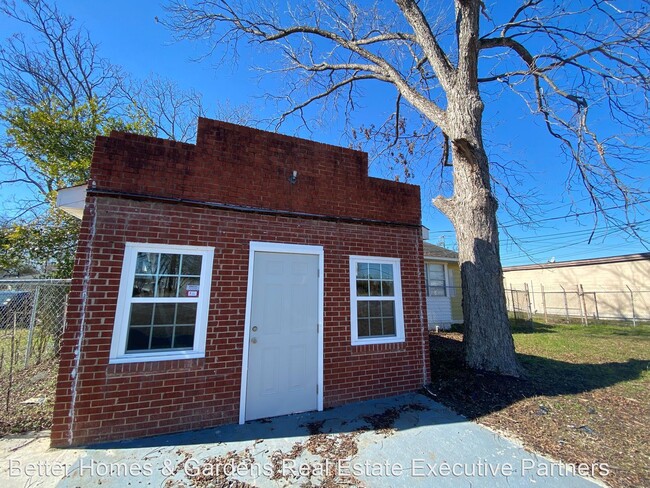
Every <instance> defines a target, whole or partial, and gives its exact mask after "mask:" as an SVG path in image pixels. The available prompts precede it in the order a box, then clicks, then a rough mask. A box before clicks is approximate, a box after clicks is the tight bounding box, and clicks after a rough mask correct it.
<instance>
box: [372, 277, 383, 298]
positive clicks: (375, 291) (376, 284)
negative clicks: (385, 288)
mask: <svg viewBox="0 0 650 488" xmlns="http://www.w3.org/2000/svg"><path fill="white" fill-rule="evenodd" d="M370 296H371V297H380V296H381V281H370Z"/></svg>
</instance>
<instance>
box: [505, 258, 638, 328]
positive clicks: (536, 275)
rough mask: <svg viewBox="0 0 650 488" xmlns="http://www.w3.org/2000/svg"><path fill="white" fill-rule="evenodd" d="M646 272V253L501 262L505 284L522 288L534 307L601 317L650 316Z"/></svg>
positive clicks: (532, 308) (541, 311)
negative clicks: (557, 260)
mask: <svg viewBox="0 0 650 488" xmlns="http://www.w3.org/2000/svg"><path fill="white" fill-rule="evenodd" d="M648 277H650V253H641V254H628V255H623V256H611V257H604V258H594V259H579V260H574V261H562V262H553V263H544V264H530V265H525V266H508V267H504V268H503V281H504V286H505V288H506V290H526V295H528V296H529V297H530V302H531V303H530V310H531V311H532V312H533V313H544V310H546V312H547V313H548V314H553V315H561V316H564V315H567V316H569V315H571V316H580V315H583V314H584V315H586V316H588V317H589V318H601V319H602V318H612V319H630V318H634V317H637V318H638V317H646V318H647V317H650V289H649V287H648ZM506 295H508V292H506Z"/></svg>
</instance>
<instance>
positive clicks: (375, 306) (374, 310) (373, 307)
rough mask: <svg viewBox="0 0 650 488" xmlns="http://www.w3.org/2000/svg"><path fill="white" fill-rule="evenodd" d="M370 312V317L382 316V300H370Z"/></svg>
mask: <svg viewBox="0 0 650 488" xmlns="http://www.w3.org/2000/svg"><path fill="white" fill-rule="evenodd" d="M369 306H370V313H369V314H368V317H381V302H369Z"/></svg>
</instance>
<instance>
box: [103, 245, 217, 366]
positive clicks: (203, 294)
mask: <svg viewBox="0 0 650 488" xmlns="http://www.w3.org/2000/svg"><path fill="white" fill-rule="evenodd" d="M138 252H160V253H164V252H167V253H178V254H200V255H201V256H203V259H202V262H201V278H200V283H201V290H200V292H199V297H198V299H197V300H196V302H195V303H197V316H196V326H195V329H194V345H193V348H192V349H191V350H190V349H188V350H182V351H173V350H172V351H155V352H139V353H130V354H127V353H126V352H125V351H126V338H127V334H128V330H129V327H128V322H129V310H130V307H129V305H130V304H131V298H132V297H131V294H132V292H133V282H134V280H135V266H136V258H137V254H138ZM213 261H214V247H207V246H182V245H170V244H148V243H145V242H127V243H126V244H125V246H124V261H123V262H122V274H121V277H120V290H119V293H118V297H117V307H116V310H115V322H114V325H113V337H112V339H111V350H110V355H109V360H108V363H109V364H124V363H142V362H151V361H169V360H173V359H196V358H202V357H205V342H206V334H207V322H208V309H209V304H210V290H211V287H212V265H213ZM146 301H147V302H149V301H151V302H155V303H160V302H174V303H176V302H177V301H178V299H177V298H166V297H158V298H151V299H147V300H146Z"/></svg>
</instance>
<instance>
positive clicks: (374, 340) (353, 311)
mask: <svg viewBox="0 0 650 488" xmlns="http://www.w3.org/2000/svg"><path fill="white" fill-rule="evenodd" d="M358 263H379V264H392V265H393V284H394V286H395V290H394V293H395V295H394V297H393V299H394V302H395V335H394V336H381V337H380V336H375V337H359V326H358V324H357V303H358V300H373V299H376V300H380V301H386V297H367V296H362V297H358V296H357V264H358ZM350 328H351V333H352V345H353V346H363V345H367V344H393V343H396V342H404V341H405V336H404V309H403V304H402V272H401V268H400V259H399V258H386V257H378V256H350Z"/></svg>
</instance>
